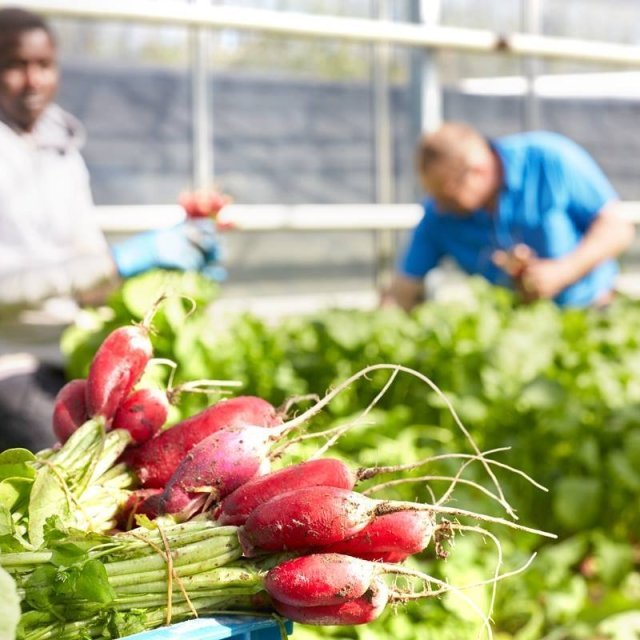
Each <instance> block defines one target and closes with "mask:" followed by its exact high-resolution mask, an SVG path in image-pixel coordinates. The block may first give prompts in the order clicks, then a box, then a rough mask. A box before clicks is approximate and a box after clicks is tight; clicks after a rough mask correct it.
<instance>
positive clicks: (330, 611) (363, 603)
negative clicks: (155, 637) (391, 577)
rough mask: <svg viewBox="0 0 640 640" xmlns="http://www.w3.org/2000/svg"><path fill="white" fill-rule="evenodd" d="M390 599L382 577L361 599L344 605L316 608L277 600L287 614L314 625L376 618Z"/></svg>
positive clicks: (374, 581)
mask: <svg viewBox="0 0 640 640" xmlns="http://www.w3.org/2000/svg"><path fill="white" fill-rule="evenodd" d="M388 601H389V589H388V587H387V585H386V584H385V583H384V582H383V581H382V580H381V579H380V578H374V579H373V581H372V583H371V587H370V588H369V589H368V590H367V591H366V592H365V593H364V594H363V595H361V596H359V597H358V598H354V599H353V600H349V601H347V602H342V603H341V604H327V605H320V606H316V607H297V606H294V605H290V604H285V603H283V602H278V601H277V600H273V606H274V608H275V610H276V611H277V612H278V613H279V614H280V615H281V616H283V617H285V618H288V619H289V620H293V621H294V622H300V623H302V624H312V625H356V624H367V623H368V622H372V621H373V620H375V619H376V618H377V617H378V616H379V615H380V614H381V613H382V612H383V611H384V608H385V607H386V605H387V602H388Z"/></svg>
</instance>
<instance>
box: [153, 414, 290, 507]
mask: <svg viewBox="0 0 640 640" xmlns="http://www.w3.org/2000/svg"><path fill="white" fill-rule="evenodd" d="M279 437H280V433H279V430H274V429H269V428H267V427H255V426H244V427H237V428H235V429H221V430H220V431H217V432H216V433H212V434H211V435H210V436H208V437H207V438H205V439H204V440H202V441H201V442H200V443H198V444H197V445H196V446H195V447H193V449H191V451H189V453H188V454H187V455H186V456H185V458H184V460H183V461H182V462H181V463H180V465H179V466H178V468H177V469H176V471H175V473H174V474H173V475H172V476H171V478H170V480H169V482H168V483H167V486H166V487H165V489H164V492H163V494H162V498H161V500H160V509H161V511H160V512H161V513H163V514H165V513H169V514H175V515H178V516H179V517H182V518H184V517H190V516H191V515H192V514H193V513H194V512H195V510H197V509H198V508H199V507H201V506H202V503H203V502H204V501H205V500H204V499H206V500H207V501H208V502H209V503H211V504H213V505H215V504H217V503H218V502H219V500H221V499H222V498H224V497H225V496H227V495H229V494H230V493H231V492H232V491H234V490H235V489H237V488H238V487H239V486H240V485H242V484H244V483H245V482H247V481H248V480H250V479H251V478H253V477H254V476H255V475H257V474H262V473H265V472H266V471H268V466H267V467H266V466H265V463H267V464H268V458H267V453H268V451H269V446H270V445H271V444H272V442H273V441H274V440H276V439H278V438H279Z"/></svg>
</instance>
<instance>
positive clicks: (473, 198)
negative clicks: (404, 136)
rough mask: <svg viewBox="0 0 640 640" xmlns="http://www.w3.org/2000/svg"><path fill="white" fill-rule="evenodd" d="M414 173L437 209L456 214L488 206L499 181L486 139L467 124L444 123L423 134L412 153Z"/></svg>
mask: <svg viewBox="0 0 640 640" xmlns="http://www.w3.org/2000/svg"><path fill="white" fill-rule="evenodd" d="M416 165H417V170H418V174H419V176H420V179H421V181H422V184H423V186H424V187H425V189H426V191H427V192H428V193H429V194H430V195H431V196H432V197H433V198H434V200H435V201H436V203H437V205H438V208H439V209H440V210H442V211H450V212H455V213H460V214H466V213H471V212H472V211H474V210H476V209H479V208H483V207H490V206H492V201H493V200H494V198H495V196H496V193H497V191H498V190H499V185H500V180H501V173H500V171H501V169H500V166H501V165H500V162H499V161H498V159H497V157H496V155H495V153H494V151H493V150H492V148H491V145H490V144H489V142H488V141H487V140H486V138H484V137H483V136H482V135H481V134H480V133H479V132H478V131H476V130H475V129H474V128H473V127H470V126H469V125H466V124H463V123H459V122H448V123H445V124H443V125H442V126H441V127H440V128H438V129H437V130H435V131H433V132H430V133H425V134H424V135H423V136H422V137H421V138H420V140H419V143H418V150H417V155H416Z"/></svg>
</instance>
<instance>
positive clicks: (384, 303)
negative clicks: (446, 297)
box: [380, 273, 425, 311]
mask: <svg viewBox="0 0 640 640" xmlns="http://www.w3.org/2000/svg"><path fill="white" fill-rule="evenodd" d="M424 298H425V288H424V280H423V279H422V278H410V277H409V276H405V275H402V274H399V273H398V274H396V275H395V276H394V277H393V280H392V281H391V284H390V285H389V287H388V288H387V289H386V290H385V291H384V292H383V293H382V296H381V298H380V306H381V307H393V306H397V307H400V308H402V309H404V310H405V311H410V310H411V309H413V307H415V306H416V305H417V304H419V303H420V302H422V301H423V300H424Z"/></svg>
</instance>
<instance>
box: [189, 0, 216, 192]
mask: <svg viewBox="0 0 640 640" xmlns="http://www.w3.org/2000/svg"><path fill="white" fill-rule="evenodd" d="M190 1H191V3H192V4H193V5H198V6H208V5H209V0H190ZM209 38H210V34H209V33H208V32H207V31H205V30H204V28H203V27H202V26H201V25H194V26H192V27H191V28H190V33H189V50H190V61H189V62H190V65H189V66H190V72H191V115H192V132H193V133H192V143H191V144H192V158H193V168H192V180H193V185H194V187H195V188H196V189H205V188H207V187H208V186H210V184H211V180H212V176H213V139H212V136H211V126H210V118H211V115H210V114H211V104H210V97H209V73H208V55H207V54H208V52H209Z"/></svg>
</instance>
